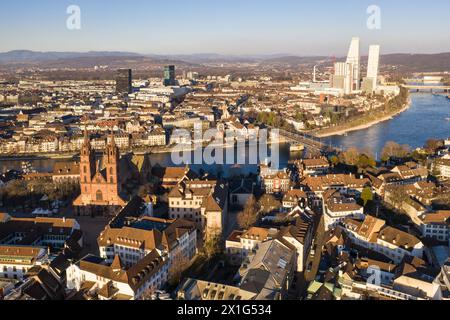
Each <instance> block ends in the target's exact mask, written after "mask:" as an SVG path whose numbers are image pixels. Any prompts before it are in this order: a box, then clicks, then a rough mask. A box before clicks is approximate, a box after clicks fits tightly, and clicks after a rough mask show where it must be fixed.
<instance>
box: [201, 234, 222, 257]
mask: <svg viewBox="0 0 450 320" xmlns="http://www.w3.org/2000/svg"><path fill="white" fill-rule="evenodd" d="M221 243H222V240H221V237H220V233H219V232H212V233H211V235H209V236H207V237H206V239H205V242H204V243H203V255H204V256H205V257H206V258H207V259H208V260H209V259H211V258H213V257H215V256H216V255H218V254H220V252H221V249H222V248H221Z"/></svg>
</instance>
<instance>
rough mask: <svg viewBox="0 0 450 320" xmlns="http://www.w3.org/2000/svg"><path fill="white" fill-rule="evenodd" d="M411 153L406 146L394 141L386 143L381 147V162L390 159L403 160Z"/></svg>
mask: <svg viewBox="0 0 450 320" xmlns="http://www.w3.org/2000/svg"><path fill="white" fill-rule="evenodd" d="M410 151H411V148H410V147H409V146H408V145H399V144H398V143H396V142H394V141H388V142H386V144H385V145H384V147H383V150H382V152H381V157H382V160H383V161H388V160H389V159H390V158H393V157H395V158H404V157H406V156H407V155H408V154H409V153H410Z"/></svg>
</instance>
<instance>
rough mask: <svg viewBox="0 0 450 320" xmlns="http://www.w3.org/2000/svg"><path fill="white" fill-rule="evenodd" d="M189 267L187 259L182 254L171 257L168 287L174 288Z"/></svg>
mask: <svg viewBox="0 0 450 320" xmlns="http://www.w3.org/2000/svg"><path fill="white" fill-rule="evenodd" d="M188 267H189V259H188V258H186V257H185V256H184V255H182V254H178V255H176V256H175V257H173V259H172V261H171V265H170V268H169V279H168V281H169V285H170V286H176V285H178V284H179V283H180V281H181V279H182V275H183V272H184V271H186V269H187V268H188Z"/></svg>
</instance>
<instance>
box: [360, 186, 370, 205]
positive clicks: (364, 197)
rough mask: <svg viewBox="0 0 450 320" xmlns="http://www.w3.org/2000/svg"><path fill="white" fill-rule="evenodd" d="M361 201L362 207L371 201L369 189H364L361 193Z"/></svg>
mask: <svg viewBox="0 0 450 320" xmlns="http://www.w3.org/2000/svg"><path fill="white" fill-rule="evenodd" d="M361 199H362V200H363V201H364V207H365V206H366V205H367V203H368V202H369V201H373V194H372V190H371V189H370V188H369V187H366V188H364V190H363V191H362V193H361Z"/></svg>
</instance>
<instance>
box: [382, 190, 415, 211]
mask: <svg viewBox="0 0 450 320" xmlns="http://www.w3.org/2000/svg"><path fill="white" fill-rule="evenodd" d="M387 197H388V199H389V202H390V204H391V205H392V206H393V207H394V208H396V209H397V210H401V209H402V208H403V204H405V202H406V201H408V199H409V198H410V197H409V195H408V193H407V192H406V190H405V188H404V187H403V186H392V187H391V188H390V190H389V196H387Z"/></svg>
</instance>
